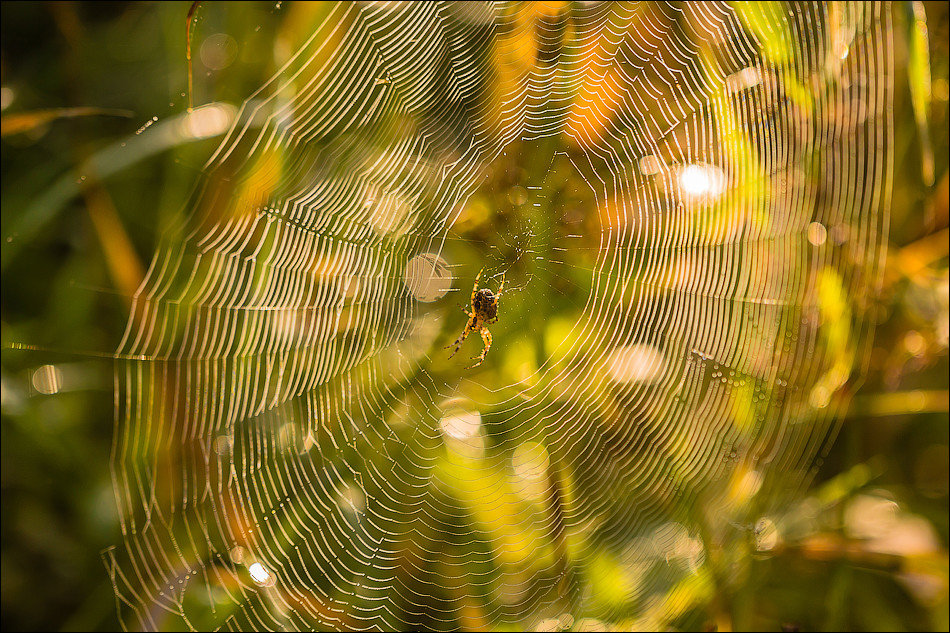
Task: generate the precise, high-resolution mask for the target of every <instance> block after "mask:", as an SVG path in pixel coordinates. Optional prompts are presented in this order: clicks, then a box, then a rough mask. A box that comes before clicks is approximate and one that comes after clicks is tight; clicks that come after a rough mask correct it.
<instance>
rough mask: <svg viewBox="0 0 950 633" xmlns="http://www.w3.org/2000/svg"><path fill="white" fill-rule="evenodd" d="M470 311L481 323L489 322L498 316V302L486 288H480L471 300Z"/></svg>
mask: <svg viewBox="0 0 950 633" xmlns="http://www.w3.org/2000/svg"><path fill="white" fill-rule="evenodd" d="M472 310H474V311H475V314H476V315H477V316H478V318H479V319H480V320H482V321H490V320H492V319H494V318H495V316H496V315H497V314H498V302H497V301H496V300H495V295H494V294H493V293H492V291H491V290H489V289H488V288H482V289H481V290H479V291H478V292H476V293H475V297H474V298H473V299H472Z"/></svg>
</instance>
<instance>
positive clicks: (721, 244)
mask: <svg viewBox="0 0 950 633" xmlns="http://www.w3.org/2000/svg"><path fill="white" fill-rule="evenodd" d="M298 10H299V13H298V14H295V18H296V19H298V20H300V23H299V25H298V26H297V28H295V30H294V32H295V33H296V34H297V35H296V36H297V37H298V38H299V40H291V43H292V48H291V50H292V54H291V55H290V56H289V57H288V59H287V61H286V63H285V64H284V65H283V66H282V67H281V68H280V69H279V71H278V72H276V74H275V75H274V76H273V77H272V78H271V79H270V80H269V81H268V82H266V83H265V84H264V85H263V86H261V87H260V89H259V90H257V91H256V92H255V94H253V95H252V96H251V98H249V99H248V100H247V101H246V102H244V104H243V105H242V106H241V108H240V110H239V112H238V115H237V117H236V120H235V123H234V125H233V127H232V128H231V130H230V132H229V133H228V135H227V137H226V139H225V140H224V141H223V142H222V144H221V145H220V147H219V148H218V149H217V151H216V152H215V153H214V155H213V156H212V158H211V159H210V160H209V161H208V163H207V165H206V166H205V168H204V170H203V172H202V174H201V177H200V178H199V182H198V184H197V186H196V188H195V190H194V192H193V194H192V196H191V198H190V199H189V200H188V202H187V204H186V206H185V212H184V213H183V215H182V219H181V221H180V222H179V224H178V225H176V226H175V227H174V228H172V229H171V230H170V231H168V232H167V233H166V234H165V235H164V237H163V239H162V243H161V245H160V247H159V248H158V250H157V252H156V253H155V255H154V258H153V260H152V262H151V266H150V268H149V271H148V274H147V277H146V279H145V281H144V282H143V284H142V286H141V288H140V289H139V291H138V293H137V294H136V296H135V299H134V303H133V308H132V310H131V314H130V317H129V321H128V326H127V330H126V332H125V334H124V338H123V340H122V342H121V344H120V346H119V349H118V351H117V354H116V356H117V359H118V360H117V361H116V376H115V379H116V382H115V393H116V427H115V442H114V451H113V462H112V467H113V473H114V482H115V490H116V497H117V502H118V507H119V512H120V518H121V524H122V533H123V538H122V541H121V542H120V543H119V544H118V545H116V546H115V547H114V548H111V549H109V550H107V551H106V552H105V553H104V561H105V564H106V567H107V570H108V572H109V574H110V577H111V579H112V582H113V585H114V588H115V592H116V598H117V604H118V607H119V611H120V615H121V617H122V619H123V623H124V625H125V626H127V627H129V628H135V629H139V628H144V629H167V628H192V629H207V628H218V627H223V628H228V629H255V630H263V629H317V630H326V629H345V630H350V629H383V630H406V629H414V628H427V629H458V628H463V629H479V630H482V629H488V628H503V627H509V628H510V627H513V626H514V627H519V628H520V627H527V628H537V629H547V630H555V629H569V628H581V627H588V628H590V627H599V626H603V627H607V626H619V627H621V628H632V627H639V628H654V627H659V626H666V625H671V624H675V623H677V622H683V621H685V620H684V618H688V617H690V614H692V613H694V612H699V611H702V609H703V608H704V606H705V605H706V604H708V603H709V602H710V600H711V599H712V596H713V595H714V594H715V593H716V591H717V587H719V585H721V584H722V583H724V582H728V577H729V575H730V574H731V573H733V572H732V570H734V569H735V566H736V565H737V564H739V563H737V562H736V561H741V560H743V559H744V558H747V557H749V556H751V555H753V554H755V553H757V552H758V553H759V554H761V553H762V550H763V549H766V547H765V546H763V544H762V543H763V542H764V541H762V539H758V540H757V539H755V538H750V534H752V535H754V534H758V533H759V530H757V529H755V528H754V526H757V525H766V524H767V525H768V526H769V530H770V531H772V532H774V531H775V530H778V531H779V532H780V531H781V527H782V526H781V518H780V517H781V510H782V508H783V507H784V505H785V504H787V503H788V500H789V499H792V498H794V496H795V495H796V494H797V493H798V492H799V491H801V490H802V488H803V487H804V486H805V485H807V483H808V481H809V478H810V477H811V476H812V475H813V473H814V471H815V468H816V467H817V465H818V464H819V463H820V460H821V456H822V454H823V452H824V451H826V450H827V447H828V443H829V442H830V441H831V440H832V439H833V438H834V435H835V431H836V424H837V422H836V421H837V420H840V416H841V411H842V409H843V407H844V406H846V404H847V400H848V394H849V393H850V391H851V390H852V389H853V386H854V385H855V383H856V382H857V381H858V380H860V377H861V370H862V366H863V363H864V361H865V359H866V344H867V341H868V336H869V332H870V329H871V327H872V319H871V310H872V305H871V302H872V300H873V296H874V293H875V289H876V287H877V281H878V275H879V272H880V268H881V262H882V255H883V250H882V245H883V243H884V240H885V233H886V205H887V198H888V192H889V184H888V178H889V167H890V161H891V156H892V152H891V143H892V140H891V131H892V126H891V123H890V120H889V116H890V114H889V104H890V99H891V86H890V84H889V82H890V80H891V72H890V71H891V65H892V63H893V60H892V58H891V49H892V47H891V46H890V36H891V35H890V34H891V26H890V19H891V17H890V13H889V12H890V8H889V7H888V6H887V5H883V4H878V3H830V4H816V3H801V4H798V3H789V4H785V3H736V4H734V5H733V4H724V3H705V2H701V3H682V4H678V3H672V4H668V3H632V4H627V3H564V4H560V3H540V4H537V5H522V4H509V3H502V4H475V3H459V4H452V3H385V2H365V3H346V4H324V3H316V4H315V5H313V6H309V7H306V8H301V9H298ZM299 33H305V35H304V36H299ZM283 43H284V44H288V42H283ZM480 271H484V272H483V273H482V279H481V287H488V288H491V289H493V290H495V289H497V288H498V287H499V284H500V283H501V281H502V279H503V278H504V280H505V283H506V287H505V290H504V291H503V292H502V294H501V298H500V299H499V307H498V314H499V318H498V322H497V323H495V324H492V325H491V326H490V329H491V331H492V334H493V337H494V342H493V346H492V349H491V350H490V352H489V353H488V354H487V356H486V360H485V362H484V363H483V364H482V365H480V366H479V367H477V368H474V369H467V368H466V366H467V365H468V364H469V363H468V362H467V359H466V358H465V354H466V353H468V354H469V355H477V354H478V352H479V351H480V349H481V347H480V346H481V341H479V340H477V339H478V338H479V337H478V336H477V334H475V335H472V336H470V341H469V342H467V343H466V346H465V347H463V351H462V352H460V354H459V355H458V357H455V358H451V359H450V358H448V355H449V352H448V351H446V350H445V349H443V346H445V345H446V344H448V343H450V342H451V341H453V340H455V338H456V337H457V336H458V334H459V333H460V332H461V331H462V329H463V327H464V325H465V320H466V318H467V317H466V316H465V315H463V314H462V313H461V311H460V310H459V309H458V305H459V304H461V305H462V307H463V308H466V307H468V304H469V301H470V293H471V287H472V284H473V283H474V281H475V279H476V276H477V275H478V274H479V272H480ZM473 341H475V342H473ZM749 526H753V528H750V527H749ZM773 536H774V535H773Z"/></svg>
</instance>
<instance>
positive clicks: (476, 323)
mask: <svg viewBox="0 0 950 633" xmlns="http://www.w3.org/2000/svg"><path fill="white" fill-rule="evenodd" d="M483 272H485V269H484V268H482V269H481V270H480V271H478V276H477V277H476V278H475V285H474V286H473V287H472V311H471V312H469V311H468V310H466V309H465V308H462V311H463V312H465V314H467V315H468V323H466V324H465V330H463V331H462V335H461V336H459V337H458V338H457V339H455V342H454V343H452V344H450V345H446V346H445V348H444V349H448V348H450V347H452V346H453V345H454V346H455V351H453V352H452V353H451V354H449V358H452V357H453V356H455V354H456V353H457V352H458V351H459V348H460V347H462V343H464V342H465V338H466V337H467V336H468V335H469V334H471V333H472V332H476V331H477V332H478V333H479V334H481V335H482V342H484V343H485V348H484V349H483V350H482V353H481V354H479V355H478V356H472V360H477V361H478V362H476V363H475V364H474V365H472V366H471V367H469V369H472V368H473V367H478V366H479V365H481V364H482V361H483V360H485V355H486V354H488V350H490V349H491V332H489V331H488V327H487V326H488V325H489V324H490V323H494V322H496V321H497V320H498V299H499V298H501V291H502V290H503V289H504V287H505V276H504V274H502V276H501V285H500V286H498V292H497V293H492V291H491V290H489V289H488V288H482V289H481V290H479V289H478V282H479V280H481V278H482V273H483ZM459 307H461V306H459Z"/></svg>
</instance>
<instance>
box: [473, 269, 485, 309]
mask: <svg viewBox="0 0 950 633" xmlns="http://www.w3.org/2000/svg"><path fill="white" fill-rule="evenodd" d="M483 272H485V267H484V266H483V267H482V269H481V270H480V271H478V275H477V276H476V277H475V285H474V286H472V305H475V294H476V293H477V292H478V282H479V281H480V280H481V278H482V273H483Z"/></svg>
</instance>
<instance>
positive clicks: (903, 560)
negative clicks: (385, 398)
mask: <svg viewBox="0 0 950 633" xmlns="http://www.w3.org/2000/svg"><path fill="white" fill-rule="evenodd" d="M191 8H192V5H191V4H190V3H176V2H169V3H112V2H109V3H96V2H85V3H12V2H5V3H3V4H2V27H0V28H2V44H0V47H2V89H0V90H2V93H0V95H2V172H3V177H2V178H3V181H2V182H3V184H2V235H3V239H4V242H3V244H2V266H3V268H2V275H3V276H2V315H0V316H2V345H3V349H2V456H3V458H2V501H3V503H2V566H0V571H2V625H3V628H4V629H10V630H41V629H42V630H47V629H48V630H113V629H115V628H116V627H117V626H118V625H119V620H118V617H117V604H116V598H115V593H114V591H113V584H112V581H111V580H110V578H109V576H108V574H107V573H106V568H105V567H104V565H103V559H102V557H101V556H100V552H102V551H103V550H105V549H106V548H108V547H110V546H112V545H114V544H116V543H117V542H119V541H120V540H121V539H122V537H121V535H120V533H119V527H118V525H119V522H118V517H117V513H116V508H115V497H114V494H113V484H112V479H111V476H112V473H111V472H110V467H109V464H110V453H111V451H112V450H113V431H114V419H115V415H116V414H115V405H116V403H115V399H114V378H113V371H114V363H113V360H112V354H113V352H114V350H115V349H116V346H117V344H118V341H119V338H120V337H121V335H122V332H123V331H124V329H125V327H126V322H127V320H128V318H129V299H128V298H129V297H130V296H131V295H132V294H133V293H134V292H135V290H136V288H138V286H139V283H140V282H141V280H142V278H143V276H144V274H145V270H146V269H147V267H148V264H149V262H150V261H151V258H152V254H153V253H154V252H155V250H156V248H158V245H159V238H160V231H161V228H162V227H166V226H169V225H170V224H173V223H174V222H175V220H176V215H177V214H180V213H181V212H182V210H183V205H184V204H185V201H186V200H187V199H188V196H189V194H190V192H191V190H192V187H193V186H194V183H195V182H196V180H197V179H198V178H199V176H200V175H201V174H202V169H203V166H204V164H205V162H206V161H207V160H208V158H209V157H210V156H211V154H212V152H213V151H214V150H215V148H216V147H217V146H218V145H219V144H220V142H221V139H222V135H223V134H224V133H225V132H226V131H227V129H228V128H229V126H230V125H231V123H232V122H233V120H234V116H235V113H236V112H237V108H238V107H239V106H240V105H241V103H242V102H243V101H244V100H245V99H247V98H248V97H249V96H250V95H251V94H252V93H253V92H254V91H255V90H256V89H257V88H258V87H259V86H260V85H261V84H262V83H264V81H266V79H267V78H268V77H270V76H271V75H272V74H273V73H274V71H275V69H276V68H277V67H278V66H279V64H280V63H281V62H282V61H283V60H284V59H286V57H287V51H282V50H281V49H280V47H281V43H282V42H287V41H291V42H293V41H299V37H300V35H299V34H295V33H293V32H292V31H293V29H294V28H297V26H296V25H298V24H300V22H295V21H294V20H293V19H292V17H291V16H292V15H293V11H294V10H295V9H294V8H293V3H281V2H277V3H274V2H270V3H242V4H240V5H239V6H238V7H233V6H222V5H216V4H214V3H207V5H205V4H202V6H201V7H199V11H198V12H197V14H196V15H197V17H198V19H197V20H196V21H194V22H192V28H193V29H194V31H195V33H194V36H193V40H192V58H193V68H194V72H193V78H192V79H191V80H190V81H191V83H192V86H191V89H190V92H191V97H190V99H191V100H193V102H194V104H195V105H203V104H212V105H210V106H207V105H206V106H205V107H204V108H201V109H199V110H196V112H195V113H193V114H192V115H190V116H189V115H188V114H187V109H188V107H189V76H188V64H187V62H186V25H187V24H188V22H187V21H186V18H187V16H188V15H189V10H190V9H191ZM892 9H893V13H894V22H893V24H894V47H895V48H894V55H895V57H896V64H895V66H896V76H895V78H894V85H895V92H894V104H893V107H894V109H893V124H894V126H895V130H894V138H895V139H896V143H895V145H894V151H895V161H894V164H895V168H894V172H893V191H892V197H893V204H892V208H891V214H890V233H889V237H888V241H887V255H886V267H885V269H884V271H883V289H882V293H881V295H880V297H879V298H878V299H877V302H876V305H875V306H874V314H875V320H876V330H875V334H874V339H873V344H872V347H871V352H870V359H869V365H868V367H867V377H866V379H865V380H864V382H863V384H862V385H860V388H859V389H858V390H857V392H856V394H855V396H854V399H853V401H852V403H851V406H850V408H849V409H848V412H847V414H846V415H845V416H844V418H843V420H841V423H840V431H839V432H838V435H837V440H836V441H835V443H834V444H833V446H832V447H831V448H830V452H829V453H828V455H827V456H826V457H825V458H824V460H823V462H822V463H821V467H820V469H819V471H818V473H817V475H816V476H815V477H814V479H813V480H812V481H811V483H810V488H809V489H808V490H806V491H803V492H801V493H800V495H799V497H798V498H797V500H796V501H795V503H794V504H793V505H792V506H790V508H789V510H788V516H787V517H785V524H786V525H794V528H795V529H794V530H791V529H789V530H787V531H786V532H785V536H784V538H783V541H782V544H781V546H775V547H769V548H767V549H768V551H769V554H768V555H767V556H765V555H763V556H759V557H756V558H755V559H754V560H752V561H751V562H750V564H749V567H748V569H747V570H745V571H744V572H743V573H742V574H739V575H737V579H738V580H737V581H736V582H737V585H736V586H735V587H732V588H731V589H730V591H731V595H732V596H733V597H734V598H735V599H734V600H731V601H729V606H728V607H726V608H725V611H727V612H729V617H728V618H727V620H725V621H724V620H723V619H722V618H721V617H714V616H709V617H708V618H707V617H706V616H703V615H694V616H691V617H693V619H685V620H682V622H681V625H682V626H686V627H689V626H705V625H706V624H707V622H708V621H714V622H716V624H717V625H718V626H720V627H725V626H726V625H725V624H724V622H726V621H728V622H731V623H732V624H733V625H734V626H736V627H737V628H742V627H743V626H746V627H764V628H766V629H776V630H777V629H778V628H779V627H781V626H783V625H788V626H793V627H800V629H801V630H840V629H852V630H947V628H948V626H950V622H948V615H947V614H948V598H947V595H948V594H947V588H948V557H947V544H948V461H950V452H948V391H947V382H948V376H950V374H948V354H947V350H948V330H950V324H948V170H947V152H948V147H947V142H948V141H947V136H948V135H947V130H948V122H947V105H948V82H947V75H948V63H950V58H948V53H950V51H948V36H950V31H948V14H947V5H946V3H943V2H925V3H895V4H894V5H893V7H892ZM295 38H297V39H295ZM275 42H276V44H275ZM922 52H923V53H926V55H924V57H923V60H924V61H922V58H921V53H922ZM925 62H926V63H925ZM925 68H926V70H927V72H929V79H928V78H927V77H925V76H924V75H925V73H924V70H922V69H925ZM197 113H200V116H195V114H197ZM476 234H477V227H476ZM520 235H521V227H520V226H518V225H517V224H515V225H513V226H511V227H509V228H507V229H506V232H505V236H506V237H507V238H508V240H507V241H505V240H502V242H504V244H507V245H508V246H509V247H510V248H512V249H513V250H517V249H518V245H517V242H518V239H519V236H520ZM510 242H514V243H515V245H514V246H512V244H511V243H510ZM499 244H501V242H500V243H499ZM502 246H503V245H502ZM488 263H489V264H491V263H492V262H491V261H489V262H488ZM469 279H470V278H463V279H462V281H461V282H459V283H460V285H461V286H462V287H463V289H467V287H468V284H470V281H469ZM516 281H517V279H516ZM496 283H497V280H493V281H492V282H491V287H495V284H496ZM483 285H485V284H483ZM463 294H464V293H463ZM452 299H453V300H455V299H457V297H452ZM466 299H467V297H462V298H460V299H459V300H460V301H465V300H466ZM462 324H463V322H462V320H461V317H459V321H458V324H457V325H458V326H459V327H458V328H457V330H458V331H460V329H461V326H462ZM475 338H477V337H475ZM448 340H451V337H449V339H448ZM496 344H497V343H496ZM470 345H472V344H470ZM472 349H475V348H474V347H473V348H472ZM472 353H477V350H476V351H474V352H472ZM499 353H501V352H499ZM468 355H471V354H468ZM511 371H513V372H515V373H517V372H518V371H519V369H518V368H517V367H516V368H514V369H512V370H511ZM796 517H797V518H796ZM760 527H761V526H760ZM756 538H765V539H767V538H768V534H765V535H764V536H763V535H761V534H757V537H756ZM714 601H715V600H710V602H714ZM706 606H708V605H706ZM704 609H705V607H704ZM704 609H698V610H697V614H702V613H720V612H721V611H722V610H723V607H722V605H717V606H715V607H709V608H708V609H705V610H704ZM562 624H563V623H562Z"/></svg>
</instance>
